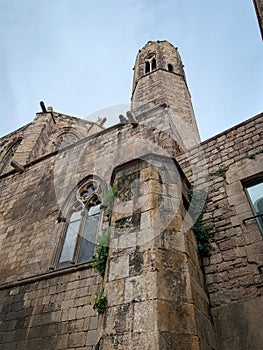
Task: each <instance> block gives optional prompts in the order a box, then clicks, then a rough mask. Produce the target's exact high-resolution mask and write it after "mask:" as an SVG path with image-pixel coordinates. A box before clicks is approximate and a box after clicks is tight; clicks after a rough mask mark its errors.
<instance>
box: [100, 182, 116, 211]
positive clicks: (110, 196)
mask: <svg viewBox="0 0 263 350" xmlns="http://www.w3.org/2000/svg"><path fill="white" fill-rule="evenodd" d="M116 194H117V189H116V188H115V187H114V186H109V188H108V191H107V193H106V195H105V196H104V198H103V201H102V207H104V208H107V209H109V210H112V207H113V202H114V197H115V196H116Z"/></svg>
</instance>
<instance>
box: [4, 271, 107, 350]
mask: <svg viewBox="0 0 263 350" xmlns="http://www.w3.org/2000/svg"><path fill="white" fill-rule="evenodd" d="M100 288H101V278H100V277H98V275H97V273H95V272H94V270H93V269H92V267H91V266H89V267H86V268H85V269H83V267H82V269H76V268H71V269H68V270H67V271H64V272H63V271H60V272H53V273H49V274H46V275H42V276H38V277H35V278H32V279H28V280H26V281H20V282H17V283H16V284H13V285H10V286H5V287H3V286H1V287H0V310H1V318H0V320H1V321H0V344H1V349H2V350H12V349H19V350H36V349H41V350H50V349H61V350H63V349H86V350H91V349H94V346H95V344H96V343H97V324H98V315H97V312H96V311H95V310H93V306H92V302H93V300H94V295H95V293H96V292H98V291H100Z"/></svg>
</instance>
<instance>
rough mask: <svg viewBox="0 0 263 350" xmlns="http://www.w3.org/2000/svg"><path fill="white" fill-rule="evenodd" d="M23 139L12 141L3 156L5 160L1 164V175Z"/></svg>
mask: <svg viewBox="0 0 263 350" xmlns="http://www.w3.org/2000/svg"><path fill="white" fill-rule="evenodd" d="M21 141H22V138H19V139H16V140H14V141H13V142H11V144H10V146H9V147H8V149H7V152H6V154H5V156H4V158H3V161H2V162H1V164H0V175H1V174H2V173H3V172H4V170H5V169H6V168H7V167H8V165H9V164H10V163H11V160H12V159H13V157H14V154H15V152H16V150H17V148H18V146H19V145H20V143H21Z"/></svg>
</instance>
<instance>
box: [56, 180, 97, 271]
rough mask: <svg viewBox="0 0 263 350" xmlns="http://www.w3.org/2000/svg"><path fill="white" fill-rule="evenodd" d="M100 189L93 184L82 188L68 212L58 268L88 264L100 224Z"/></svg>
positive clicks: (92, 253) (90, 183)
mask: <svg viewBox="0 0 263 350" xmlns="http://www.w3.org/2000/svg"><path fill="white" fill-rule="evenodd" d="M99 193H100V187H99V186H98V184H97V183H95V182H89V183H88V184H85V185H84V186H82V187H81V188H80V190H79V194H78V195H77V196H75V199H76V200H75V202H74V203H73V205H72V206H71V208H70V210H69V214H68V216H67V223H66V226H65V228H64V232H65V233H64V241H63V244H62V248H61V253H60V257H59V261H58V265H57V267H58V268H63V267H67V266H70V265H72V264H80V263H84V262H88V261H90V260H91V259H92V257H93V255H94V248H95V242H96V237H97V233H98V229H99V222H100V212H101V210H100V207H101V200H100V197H99Z"/></svg>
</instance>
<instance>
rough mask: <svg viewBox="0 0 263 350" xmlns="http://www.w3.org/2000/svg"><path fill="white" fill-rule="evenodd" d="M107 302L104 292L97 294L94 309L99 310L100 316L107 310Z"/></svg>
mask: <svg viewBox="0 0 263 350" xmlns="http://www.w3.org/2000/svg"><path fill="white" fill-rule="evenodd" d="M107 302H108V300H107V296H106V295H105V294H104V293H103V292H99V293H96V296H95V300H94V303H93V309H94V310H97V311H98V314H99V315H101V314H103V313H104V311H105V309H106V306H107Z"/></svg>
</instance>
